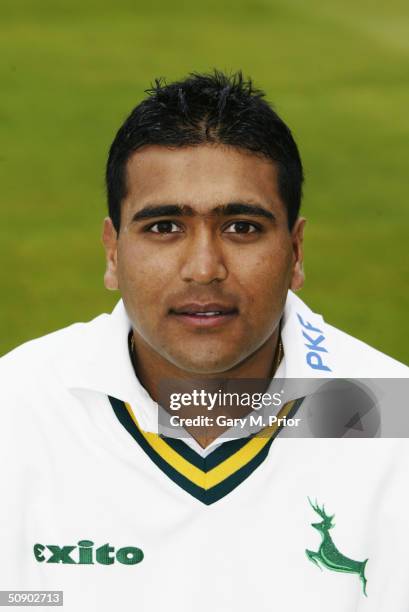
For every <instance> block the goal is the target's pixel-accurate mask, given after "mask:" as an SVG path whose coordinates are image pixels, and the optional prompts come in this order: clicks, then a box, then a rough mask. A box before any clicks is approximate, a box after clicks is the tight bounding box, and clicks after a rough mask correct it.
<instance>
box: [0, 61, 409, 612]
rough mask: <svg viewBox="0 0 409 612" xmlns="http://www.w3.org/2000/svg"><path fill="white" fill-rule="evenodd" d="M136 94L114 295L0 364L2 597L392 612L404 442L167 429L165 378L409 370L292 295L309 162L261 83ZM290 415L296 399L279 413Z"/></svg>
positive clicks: (198, 83)
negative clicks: (85, 318) (104, 311)
mask: <svg viewBox="0 0 409 612" xmlns="http://www.w3.org/2000/svg"><path fill="white" fill-rule="evenodd" d="M148 93H149V96H148V97H147V98H146V99H145V100H144V101H143V102H141V103H140V104H139V105H138V106H137V107H136V108H135V109H134V110H133V111H132V113H131V115H130V116H129V117H128V119H127V120H126V121H125V123H124V124H123V126H122V127H121V128H120V130H119V132H118V134H117V135H116V138H115V140H114V142H113V144H112V147H111V150H110V153H109V159H108V165H107V174H106V177H107V191H108V204H109V217H108V218H107V219H106V220H105V222H104V230H103V242H104V245H105V251H106V261H107V266H106V273H105V285H106V287H107V288H108V289H113V290H117V289H119V291H120V294H121V296H122V300H121V301H119V303H118V305H117V306H116V308H115V309H114V311H113V313H112V314H111V315H101V316H99V317H97V318H96V319H94V320H93V321H91V322H90V323H86V324H79V323H78V324H75V325H73V326H71V327H68V328H66V329H64V330H60V331H58V332H56V333H53V334H50V335H49V336H46V337H44V338H41V339H38V340H34V341H32V342H29V343H27V344H25V345H23V346H22V347H19V348H18V349H16V350H15V351H13V352H11V353H10V354H9V355H7V356H6V357H4V358H3V359H2V362H1V381H2V396H3V410H2V414H1V433H0V437H1V444H0V448H1V456H2V462H1V466H2V468H1V481H2V483H3V503H2V505H1V510H0V513H1V522H0V525H1V527H0V541H1V547H0V567H1V573H0V575H1V577H2V578H1V585H2V587H1V588H3V589H7V590H43V591H44V590H63V591H64V606H65V609H67V610H73V611H74V610H75V611H82V610H98V611H99V610H104V611H105V610H106V611H108V610H109V611H111V610H116V609H118V610H121V611H128V610H129V611H130V610H141V611H144V612H145V611H146V612H150V611H156V610H160V609H163V608H166V609H168V610H171V611H176V610H178V611H191V610H197V611H204V610H217V611H233V610H234V611H237V610H249V609H255V610H258V611H259V612H261V611H264V610H265V611H267V610H280V611H281V612H284V611H291V612H293V611H294V610H298V609H302V610H311V611H312V610H314V611H317V610H322V611H324V610H325V611H327V610H329V609H331V610H332V611H334V612H338V611H339V612H340V611H345V610H348V611H349V610H351V611H352V610H354V611H355V610H358V611H359V612H361V611H366V610H372V611H375V610H377V611H378V610H394V611H402V612H403V610H406V609H407V605H408V601H409V588H408V587H407V580H406V577H407V572H408V570H409V562H408V560H407V554H406V551H407V536H406V535H405V534H406V533H407V530H408V518H407V517H408V513H407V508H406V505H405V503H402V491H403V490H406V488H407V487H406V482H407V468H408V463H409V454H408V448H407V443H406V441H405V440H403V441H402V442H398V441H396V440H387V439H383V440H371V439H360V440H359V441H358V440H351V439H337V440H334V439H325V438H324V439H297V440H290V439H285V432H284V427H281V426H278V424H277V423H275V422H274V421H273V424H272V425H270V426H268V427H264V425H263V426H255V427H254V429H253V430H252V431H251V433H249V435H248V436H244V437H243V436H242V437H239V436H236V435H234V432H233V434H232V433H231V432H232V429H231V428H230V427H229V425H228V424H226V423H225V424H223V422H220V423H219V424H218V426H217V427H213V428H209V427H208V426H207V425H203V426H201V425H199V426H198V427H193V426H191V425H190V424H188V423H186V427H182V428H180V427H179V428H178V427H176V428H175V430H177V431H178V432H179V433H180V429H182V431H183V435H181V436H179V435H176V434H172V431H170V432H169V429H166V431H167V435H159V434H161V433H162V432H161V431H160V427H159V420H158V419H159V418H160V411H161V410H162V409H163V408H164V410H165V412H166V413H168V412H169V406H163V402H162V401H161V399H160V398H161V397H162V396H161V385H162V383H163V381H171V383H170V384H171V385H172V384H175V385H176V386H177V385H181V388H185V389H186V388H188V389H189V390H190V391H192V389H193V386H194V385H192V383H191V381H192V380H194V381H196V383H198V384H203V386H204V387H208V386H209V385H210V386H211V385H212V383H213V382H215V383H216V386H217V385H218V384H219V381H220V380H221V379H223V380H228V381H233V383H238V382H240V381H242V380H243V379H246V380H247V379H251V380H254V379H257V380H270V381H273V382H274V381H275V380H279V379H282V380H290V379H327V378H329V379H338V378H341V379H344V378H354V379H357V378H375V377H383V378H407V376H408V369H407V368H406V367H405V366H404V365H402V364H400V363H398V362H396V361H395V360H393V359H392V358H389V357H387V356H386V355H383V354H381V353H379V352H378V351H376V350H375V349H372V348H370V347H368V346H367V345H365V344H363V343H362V342H360V341H359V340H356V339H354V338H352V337H350V336H348V335H347V334H345V333H343V332H341V331H339V330H337V329H335V328H333V327H331V326H330V325H328V324H327V323H325V322H324V320H323V318H322V317H321V316H320V315H317V314H315V313H313V312H312V311H311V310H310V309H309V308H308V307H307V306H306V305H305V304H304V303H303V302H302V301H301V300H300V299H299V298H298V297H296V295H295V293H294V291H297V290H298V289H300V288H301V287H302V285H303V280H304V276H303V266H302V262H303V231H304V226H305V219H304V218H302V217H300V216H299V208H300V202H301V188H302V180H303V171H302V165H301V160H300V156H299V153H298V150H297V146H296V144H295V142H294V139H293V137H292V135H291V132H290V130H289V129H288V127H287V126H286V125H285V123H284V122H283V121H282V120H281V119H280V118H279V117H278V115H277V114H276V113H275V112H274V111H273V110H272V109H271V107H270V106H269V105H268V104H267V102H265V101H264V99H263V95H262V93H261V92H260V91H258V90H255V89H254V88H253V86H252V84H251V83H250V82H245V81H244V80H243V79H242V77H241V75H240V74H237V75H234V76H233V77H230V78H229V77H227V76H225V75H224V74H222V73H219V72H215V73H214V74H212V75H198V74H194V75H190V77H188V78H187V79H185V80H184V81H180V82H176V83H172V84H170V85H166V84H164V83H161V82H159V81H157V82H156V86H155V87H154V88H153V89H152V90H151V91H149V92H148ZM172 381H173V383H172ZM222 384H224V383H222ZM178 397H179V395H178ZM289 399H290V400H291V401H289ZM302 409H303V397H302V396H301V395H300V394H297V393H295V394H293V396H292V397H291V398H288V397H287V398H286V400H283V402H282V404H281V409H280V412H279V413H278V414H280V415H282V416H283V418H284V417H285V418H287V417H291V416H294V417H295V416H296V415H297V414H302ZM197 410H198V411H199V408H198V409H197ZM194 413H195V409H194V410H193V411H192V414H194ZM304 413H305V414H307V413H308V411H307V412H306V411H304ZM245 414H248V410H245ZM308 414H309V413H308ZM280 432H282V434H283V435H281V433H280ZM324 504H325V507H324ZM334 514H336V519H337V520H336V523H337V527H336V529H335V531H334V532H331V533H329V531H330V530H331V529H333V528H334V523H335V521H334V520H333V518H334V517H333V515H334ZM312 521H315V522H314V523H312ZM311 525H312V526H313V527H314V528H315V530H314V529H312V527H311ZM338 525H339V526H338ZM317 531H318V532H319V533H317ZM317 566H318V567H317ZM318 568H320V569H323V571H322V572H320V571H319V570H318Z"/></svg>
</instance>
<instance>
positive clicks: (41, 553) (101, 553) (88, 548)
mask: <svg viewBox="0 0 409 612" xmlns="http://www.w3.org/2000/svg"><path fill="white" fill-rule="evenodd" d="M34 556H35V558H36V560H37V561H38V562H39V563H69V564H77V565H93V564H94V563H100V564H101V565H112V564H113V563H115V561H118V562H119V563H123V564H124V565H136V564H137V563H140V562H141V561H142V559H143V557H144V555H143V552H142V550H141V549H140V548H135V547H134V546H124V547H123V548H120V549H119V550H117V551H115V548H114V547H113V546H110V545H109V544H103V545H102V546H99V547H98V548H97V549H95V550H94V542H92V541H91V540H80V541H79V542H78V543H77V545H76V546H57V545H56V544H34Z"/></svg>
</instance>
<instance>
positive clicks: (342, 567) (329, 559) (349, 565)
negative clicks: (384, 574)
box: [305, 498, 368, 595]
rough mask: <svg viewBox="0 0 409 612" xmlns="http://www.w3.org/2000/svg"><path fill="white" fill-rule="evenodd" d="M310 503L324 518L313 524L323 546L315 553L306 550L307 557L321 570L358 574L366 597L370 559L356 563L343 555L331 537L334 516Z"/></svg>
mask: <svg viewBox="0 0 409 612" xmlns="http://www.w3.org/2000/svg"><path fill="white" fill-rule="evenodd" d="M308 501H309V502H310V504H311V507H312V508H313V509H314V510H315V512H316V513H317V514H318V515H319V516H320V517H321V518H322V521H321V522H320V523H311V526H312V527H315V529H317V530H318V531H319V532H320V533H321V535H322V542H321V546H320V547H319V549H318V550H317V552H314V551H313V550H306V551H305V552H306V553H307V557H308V558H309V559H310V561H312V562H313V563H315V565H318V567H319V568H320V569H321V567H320V564H321V565H323V566H324V567H326V568H328V569H330V570H333V571H335V572H346V573H349V574H358V576H359V578H360V579H361V582H362V589H363V591H364V595H366V582H367V580H366V578H365V566H366V563H367V561H368V559H365V561H354V560H353V559H349V558H348V557H345V556H344V555H343V554H342V553H340V552H339V550H338V549H337V547H336V546H335V544H334V542H333V541H332V538H331V536H330V535H329V533H328V532H329V530H330V529H332V528H333V527H334V525H333V523H332V519H333V518H334V515H332V516H329V515H328V514H326V513H325V510H324V506H323V507H322V508H320V507H319V506H318V504H317V502H315V505H314V504H313V503H312V502H311V500H310V498H308Z"/></svg>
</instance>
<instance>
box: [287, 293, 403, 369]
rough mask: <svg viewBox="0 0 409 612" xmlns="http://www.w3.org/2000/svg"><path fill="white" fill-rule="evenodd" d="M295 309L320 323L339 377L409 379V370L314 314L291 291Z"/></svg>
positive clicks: (291, 299)
mask: <svg viewBox="0 0 409 612" xmlns="http://www.w3.org/2000/svg"><path fill="white" fill-rule="evenodd" d="M290 293H291V296H290V301H291V303H292V308H295V309H296V310H297V311H298V312H300V313H301V314H302V316H305V317H306V319H307V320H308V317H310V318H311V319H312V320H313V321H319V323H318V326H320V328H321V329H322V330H323V333H324V335H325V336H326V338H327V340H328V345H329V346H330V349H329V350H330V351H331V352H332V353H333V355H332V357H333V358H334V362H335V365H336V369H335V373H336V376H338V377H346V378H347V377H348V378H349V377H351V378H352V377H355V378H407V377H409V367H408V366H407V365H405V364H404V363H401V362H400V361H398V360H396V359H394V358H393V357H390V356H389V355H386V354H385V353H383V352H381V351H380V350H378V349H376V348H374V347H373V346H370V345H369V344H367V343H365V342H363V341H362V340H359V339H358V338H356V337H354V336H351V335H350V334H348V333H346V332H344V331H342V330H341V329H338V328H337V327H334V326H333V325H331V324H329V323H327V322H326V320H325V319H324V318H323V316H322V315H320V314H317V313H315V312H314V311H312V310H311V308H310V307H309V306H307V304H305V303H304V302H303V301H302V300H301V299H300V298H299V297H298V296H296V295H295V294H294V293H292V292H290Z"/></svg>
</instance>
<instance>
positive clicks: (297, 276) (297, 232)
mask: <svg viewBox="0 0 409 612" xmlns="http://www.w3.org/2000/svg"><path fill="white" fill-rule="evenodd" d="M306 221H307V220H306V219H304V217H299V218H298V219H297V221H296V222H295V224H294V227H293V229H292V230H291V240H292V245H293V271H292V272H293V273H292V277H291V284H290V289H292V290H293V291H298V290H299V289H301V287H302V286H303V284H304V280H305V276H304V269H303V261H304V250H303V242H304V227H305V224H306Z"/></svg>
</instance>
